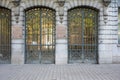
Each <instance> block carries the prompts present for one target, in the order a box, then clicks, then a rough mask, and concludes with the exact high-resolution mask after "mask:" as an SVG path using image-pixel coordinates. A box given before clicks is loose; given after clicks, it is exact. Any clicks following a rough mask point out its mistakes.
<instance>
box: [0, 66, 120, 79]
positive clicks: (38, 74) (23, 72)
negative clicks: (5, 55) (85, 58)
mask: <svg viewBox="0 0 120 80" xmlns="http://www.w3.org/2000/svg"><path fill="white" fill-rule="evenodd" d="M0 80H120V64H67V65H54V64H24V65H12V64H9V65H8V64H0Z"/></svg>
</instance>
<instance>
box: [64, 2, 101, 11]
mask: <svg viewBox="0 0 120 80" xmlns="http://www.w3.org/2000/svg"><path fill="white" fill-rule="evenodd" d="M79 6H87V7H92V8H96V9H98V10H100V11H102V8H103V7H102V4H101V3H99V2H97V1H93V0H87V1H85V0H82V1H70V2H68V5H66V7H67V10H69V9H71V8H74V7H79Z"/></svg>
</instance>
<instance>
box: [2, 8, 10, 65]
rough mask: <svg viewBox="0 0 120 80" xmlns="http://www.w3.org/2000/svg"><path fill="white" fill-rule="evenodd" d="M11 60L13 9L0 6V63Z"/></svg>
mask: <svg viewBox="0 0 120 80" xmlns="http://www.w3.org/2000/svg"><path fill="white" fill-rule="evenodd" d="M10 62H11V11H10V10H9V9H6V8H3V7H0V64H9V63H10Z"/></svg>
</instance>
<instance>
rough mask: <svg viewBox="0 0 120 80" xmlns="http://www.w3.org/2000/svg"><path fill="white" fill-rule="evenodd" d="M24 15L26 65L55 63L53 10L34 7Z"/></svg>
mask: <svg viewBox="0 0 120 80" xmlns="http://www.w3.org/2000/svg"><path fill="white" fill-rule="evenodd" d="M25 15H26V16H25V17H26V32H25V53H26V63H31V64H33V63H37V64H38V63H40V64H42V63H43V64H46V63H48V64H49V63H50V64H51V63H55V22H56V21H55V15H56V14H55V10H53V9H50V8H46V7H34V8H32V9H28V10H26V11H25Z"/></svg>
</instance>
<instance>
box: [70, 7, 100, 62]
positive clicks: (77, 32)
mask: <svg viewBox="0 0 120 80" xmlns="http://www.w3.org/2000/svg"><path fill="white" fill-rule="evenodd" d="M97 17H98V11H97V10H95V9H92V8H87V7H78V8H74V9H71V10H69V11H68V54H69V63H97V53H98V36H97V35H98V29H97V28H98V27H97V26H98V25H97V22H98V20H97V19H98V18H97Z"/></svg>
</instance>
